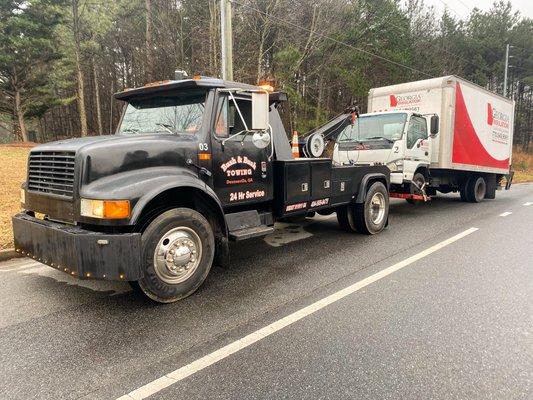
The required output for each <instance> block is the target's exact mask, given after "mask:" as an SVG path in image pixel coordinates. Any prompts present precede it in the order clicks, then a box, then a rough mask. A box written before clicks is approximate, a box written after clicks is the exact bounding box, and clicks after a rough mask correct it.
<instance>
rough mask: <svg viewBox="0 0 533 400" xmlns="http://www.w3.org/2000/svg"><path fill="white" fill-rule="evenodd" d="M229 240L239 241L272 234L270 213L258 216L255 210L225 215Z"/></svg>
mask: <svg viewBox="0 0 533 400" xmlns="http://www.w3.org/2000/svg"><path fill="white" fill-rule="evenodd" d="M225 218H226V223H227V225H228V231H229V235H228V236H229V239H230V240H232V241H239V240H244V239H250V238H253V237H257V236H265V235H268V234H269V233H272V232H274V226H273V225H274V219H273V217H272V214H271V213H268V212H264V213H261V214H259V213H258V212H257V210H248V211H241V212H236V213H230V214H226V215H225Z"/></svg>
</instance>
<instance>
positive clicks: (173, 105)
mask: <svg viewBox="0 0 533 400" xmlns="http://www.w3.org/2000/svg"><path fill="white" fill-rule="evenodd" d="M204 105H205V94H202V95H195V96H187V97H162V98H156V99H145V100H135V101H131V102H130V103H129V104H128V106H127V107H126V111H125V112H124V116H123V118H122V123H121V124H120V127H119V129H118V133H119V134H144V133H163V134H164V133H166V134H169V133H172V134H176V133H193V134H194V133H196V132H198V130H199V129H200V126H201V123H202V117H203V114H204Z"/></svg>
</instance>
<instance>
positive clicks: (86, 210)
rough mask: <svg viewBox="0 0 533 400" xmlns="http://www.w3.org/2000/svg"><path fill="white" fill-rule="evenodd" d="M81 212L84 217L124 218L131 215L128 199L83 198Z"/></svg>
mask: <svg viewBox="0 0 533 400" xmlns="http://www.w3.org/2000/svg"><path fill="white" fill-rule="evenodd" d="M80 214H81V215H82V216H84V217H92V218H102V219H122V218H129V217H130V202H129V201H128V200H91V199H81V202H80Z"/></svg>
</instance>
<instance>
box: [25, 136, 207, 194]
mask: <svg viewBox="0 0 533 400" xmlns="http://www.w3.org/2000/svg"><path fill="white" fill-rule="evenodd" d="M196 149H197V144H196V137H195V136H194V135H190V134H181V135H180V134H177V135H170V134H168V135H166V134H153V135H107V136H94V137H85V138H76V139H67V140H59V141H56V142H51V143H47V144H43V145H40V146H37V147H34V148H33V149H32V151H31V152H32V153H35V152H41V151H54V152H56V151H57V152H74V153H75V155H76V169H77V174H78V176H79V177H80V181H81V183H82V185H83V184H88V183H91V182H94V181H96V180H98V179H100V178H103V177H106V176H110V175H114V174H118V173H123V172H128V171H136V170H142V169H145V168H151V167H163V166H166V167H172V166H184V165H185V160H186V159H187V158H193V159H195V157H196V153H197V152H196Z"/></svg>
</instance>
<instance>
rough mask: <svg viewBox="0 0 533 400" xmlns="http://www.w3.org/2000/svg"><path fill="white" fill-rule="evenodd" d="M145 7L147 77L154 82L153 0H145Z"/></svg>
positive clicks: (148, 80)
mask: <svg viewBox="0 0 533 400" xmlns="http://www.w3.org/2000/svg"><path fill="white" fill-rule="evenodd" d="M144 7H145V10H146V36H145V46H146V79H147V82H152V81H153V80H154V57H153V54H152V49H153V44H152V1H151V0H145V1H144Z"/></svg>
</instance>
